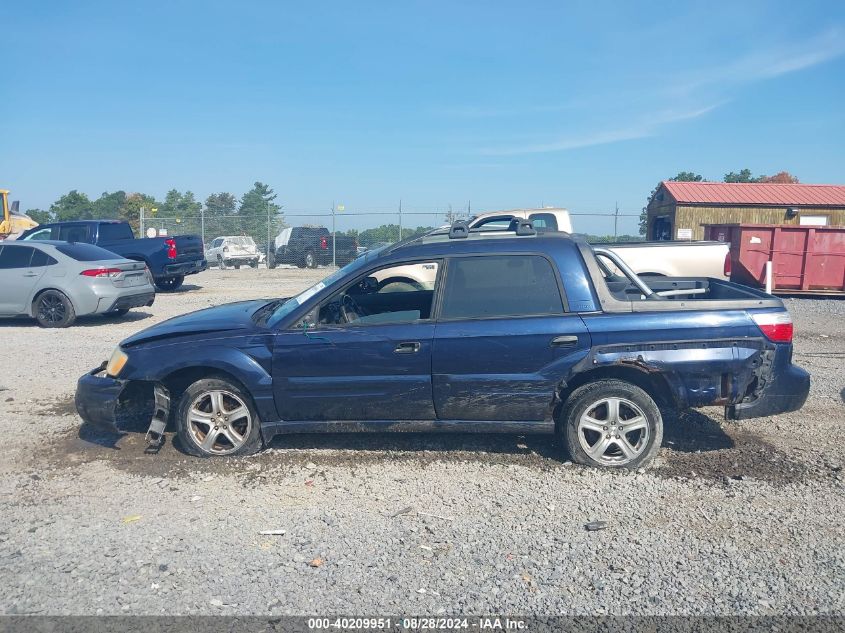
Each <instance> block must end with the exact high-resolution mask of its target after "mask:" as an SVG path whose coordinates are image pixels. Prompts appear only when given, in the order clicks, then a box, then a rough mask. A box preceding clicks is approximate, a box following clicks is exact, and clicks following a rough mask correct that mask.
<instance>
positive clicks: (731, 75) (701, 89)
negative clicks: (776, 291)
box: [444, 27, 845, 156]
mask: <svg viewBox="0 0 845 633" xmlns="http://www.w3.org/2000/svg"><path fill="white" fill-rule="evenodd" d="M843 54H845V30H843V28H841V27H834V28H830V29H828V30H826V31H824V32H822V33H820V34H818V35H816V36H815V37H812V38H810V39H808V40H804V41H800V42H794V43H789V44H785V45H781V46H778V47H777V48H767V49H765V50H758V51H755V52H751V53H749V54H747V55H744V56H740V57H737V58H735V59H732V60H728V61H726V62H723V63H720V64H718V65H714V66H712V67H710V68H705V69H699V70H687V71H684V72H683V74H682V75H681V76H680V77H678V78H677V79H676V80H674V81H673V80H672V78H671V77H667V76H664V75H661V76H659V77H657V78H655V79H654V81H653V82H647V83H648V85H649V86H650V87H651V89H650V92H648V93H642V92H641V91H638V93H637V94H629V95H628V98H622V97H621V95H617V98H618V102H619V103H620V104H621V105H622V106H623V107H625V108H626V110H625V111H624V113H623V112H619V113H617V114H615V115H614V114H607V115H606V118H608V119H609V120H610V121H613V122H618V121H620V120H624V119H625V118H626V117H627V118H633V122H632V123H629V124H627V125H624V126H619V125H618V124H616V125H614V123H609V124H608V125H606V126H603V127H602V128H601V129H593V130H592V131H585V132H581V133H578V134H572V135H564V136H557V137H556V136H553V135H548V136H551V138H548V136H547V138H545V139H538V140H536V141H534V142H522V143H515V144H511V145H503V146H499V147H486V148H482V149H481V150H480V151H479V153H480V154H482V155H488V156H509V155H518V154H534V153H543V152H559V151H566V150H572V149H578V148H583V147H592V146H596V145H607V144H611V143H619V142H623V141H630V140H635V139H641V138H647V137H650V136H655V135H657V134H659V133H660V131H661V129H662V128H663V127H665V126H668V125H670V124H673V123H678V122H681V121H688V120H692V119H697V118H699V117H702V116H705V115H706V114H708V113H709V112H712V111H713V110H714V109H716V108H718V107H719V106H721V105H723V104H724V103H727V102H728V100H729V99H728V98H727V97H726V96H725V95H727V94H728V92H729V91H735V90H736V89H737V88H738V87H740V86H743V85H747V84H752V83H755V82H759V81H764V80H769V79H773V78H776V77H780V76H782V75H785V74H788V73H793V72H798V71H801V70H805V69H808V68H811V67H813V66H817V65H819V64H822V63H825V62H827V61H830V60H832V59H835V58H837V57H840V56H842V55H843ZM655 86H658V87H657V88H655ZM659 86H663V87H659ZM649 102H651V103H652V104H654V109H658V108H659V107H660V106H661V105H665V104H666V103H681V104H691V105H688V107H686V109H682V110H676V111H663V112H658V113H656V114H650V113H648V107H649ZM634 103H636V104H637V109H638V110H639V112H645V114H642V115H640V116H639V117H636V116H635V117H630V111H631V110H632V109H634V106H632V105H631V104H634ZM701 103H705V104H709V105H706V106H703V107H701V106H698V105H697V104H701ZM577 107H579V108H580V109H583V110H586V111H589V110H590V109H591V106H590V105H588V104H583V103H581V104H578V106H577ZM593 107H595V104H593ZM540 108H542V109H540ZM565 109H576V104H575V103H574V102H573V103H568V104H565V105H560V106H556V105H554V104H548V105H543V106H540V107H538V106H531V105H528V106H526V108H525V109H524V110H523V111H522V115H524V116H528V115H531V114H537V113H539V112H548V113H554V112H556V111H563V110H565ZM444 112H447V111H445V110H444ZM450 112H451V113H452V114H453V115H457V116H466V117H492V116H505V115H517V114H519V112H518V111H517V110H516V109H513V110H512V109H496V108H493V107H491V108H474V107H465V108H455V109H451V110H450ZM573 118H574V117H573V116H568V119H569V120H570V122H571V121H572V119H573ZM594 127H595V126H594Z"/></svg>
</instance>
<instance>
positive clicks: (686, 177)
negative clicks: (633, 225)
mask: <svg viewBox="0 0 845 633" xmlns="http://www.w3.org/2000/svg"><path fill="white" fill-rule="evenodd" d="M668 180H674V181H675V182H702V181H704V177H703V176H702V175H701V174H696V173H694V172H691V171H679V172H678V175H677V176H674V177H672V178H669V179H668ZM705 182H706V181H705ZM660 184H661V183H657V186H655V188H654V189H652V190H651V193H650V194H648V199H647V200H646V203H645V206H644V207H643V210H642V211H641V212H640V235H645V234H646V232H647V231H648V205H649V203H650V202H651V199H652V198H653V197H654V194H656V193H657V190H658V189H660Z"/></svg>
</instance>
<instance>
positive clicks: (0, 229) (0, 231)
mask: <svg viewBox="0 0 845 633" xmlns="http://www.w3.org/2000/svg"><path fill="white" fill-rule="evenodd" d="M19 205H20V203H19V202H18V201H17V200H15V201H14V202H13V203H12V204H11V206H9V190H8V189H0V207H2V209H3V218H2V219H0V240H5V239H12V240H13V239H15V238H16V237H17V236H18V235H20V234H21V233H23V232H24V231H26V230H27V229H31V228H32V227H33V226H38V222H36V221H35V220H33V219H32V218H31V217H29V216H28V215H25V214H23V213H21V212H20V206H19Z"/></svg>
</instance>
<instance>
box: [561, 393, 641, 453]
mask: <svg viewBox="0 0 845 633" xmlns="http://www.w3.org/2000/svg"><path fill="white" fill-rule="evenodd" d="M648 440H649V425H648V419H647V418H646V415H645V413H643V411H642V409H640V407H638V406H637V405H636V404H634V403H633V402H631V401H630V400H627V399H626V398H603V399H601V400H598V401H596V402H594V403H593V404H591V405H589V406H588V407H587V409H586V410H585V411H584V413H583V414H581V417H580V418H579V419H578V441H579V442H580V444H581V448H582V449H584V452H586V453H587V455H589V456H590V457H591V458H592V459H594V460H595V461H597V462H601V463H604V464H609V465H620V464H627V463H628V462H630V461H632V460H634V459H636V458H637V457H639V456H640V455H641V454H642V452H643V451H645V450H646V447H647V446H648Z"/></svg>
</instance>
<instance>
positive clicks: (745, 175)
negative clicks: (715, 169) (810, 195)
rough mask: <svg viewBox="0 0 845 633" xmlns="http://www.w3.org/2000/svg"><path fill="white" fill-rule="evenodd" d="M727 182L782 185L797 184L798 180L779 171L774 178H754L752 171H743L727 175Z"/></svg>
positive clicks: (762, 175) (787, 173)
mask: <svg viewBox="0 0 845 633" xmlns="http://www.w3.org/2000/svg"><path fill="white" fill-rule="evenodd" d="M724 181H725V182H774V183H781V184H795V183H797V182H798V178H796V177H795V176H793V175H792V174H790V173H789V172H788V171H779V172H778V173H776V174H775V175H774V176H766V175H765V174H761V175H759V176H752V175H751V170H750V169H742V170H740V171H739V173H736V172H733V171H732V172H730V173H727V174H725V178H724Z"/></svg>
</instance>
